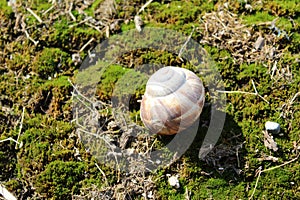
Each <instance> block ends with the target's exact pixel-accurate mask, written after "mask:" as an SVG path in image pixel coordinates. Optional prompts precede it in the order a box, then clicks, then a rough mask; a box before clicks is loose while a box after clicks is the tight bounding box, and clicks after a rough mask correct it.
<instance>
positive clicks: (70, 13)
mask: <svg viewBox="0 0 300 200" xmlns="http://www.w3.org/2000/svg"><path fill="white" fill-rule="evenodd" d="M72 8H73V2H71V5H70V8H69V10H68V13H69V15H70V17H71V18H72V20H73V21H74V22H76V18H75V17H74V15H73V14H72Z"/></svg>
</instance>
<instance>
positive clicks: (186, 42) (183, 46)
mask: <svg viewBox="0 0 300 200" xmlns="http://www.w3.org/2000/svg"><path fill="white" fill-rule="evenodd" d="M194 31H195V27H194V26H193V30H192V32H191V34H190V35H189V37H188V38H187V40H186V41H185V43H184V44H183V45H182V47H181V49H180V51H179V53H178V57H179V58H180V60H181V61H182V58H181V54H182V53H183V50H184V48H185V47H186V45H187V44H188V43H189V41H190V40H191V38H192V35H193V33H194Z"/></svg>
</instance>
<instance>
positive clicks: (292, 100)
mask: <svg viewBox="0 0 300 200" xmlns="http://www.w3.org/2000/svg"><path fill="white" fill-rule="evenodd" d="M299 95H300V92H297V93H296V94H295V95H294V97H293V98H292V99H291V101H290V104H291V105H292V104H293V103H294V101H295V99H296V98H297V97H298V96H299Z"/></svg>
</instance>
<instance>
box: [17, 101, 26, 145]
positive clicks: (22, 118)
mask: <svg viewBox="0 0 300 200" xmlns="http://www.w3.org/2000/svg"><path fill="white" fill-rule="evenodd" d="M24 114H25V107H23V111H22V117H21V122H20V130H19V134H18V137H17V142H18V141H19V138H20V135H21V132H22V128H23V121H24ZM20 146H21V145H20V144H19V148H20ZM17 148H18V147H17V143H16V146H15V149H17Z"/></svg>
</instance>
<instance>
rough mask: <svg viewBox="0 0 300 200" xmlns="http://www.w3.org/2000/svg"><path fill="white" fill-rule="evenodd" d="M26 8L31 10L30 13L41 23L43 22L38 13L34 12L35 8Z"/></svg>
mask: <svg viewBox="0 0 300 200" xmlns="http://www.w3.org/2000/svg"><path fill="white" fill-rule="evenodd" d="M26 10H27V11H28V12H30V14H32V15H33V16H34V17H35V18H36V19H37V20H38V21H39V22H40V23H43V20H42V19H41V18H40V17H39V16H38V15H37V14H35V13H34V12H33V10H31V9H30V8H26Z"/></svg>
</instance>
